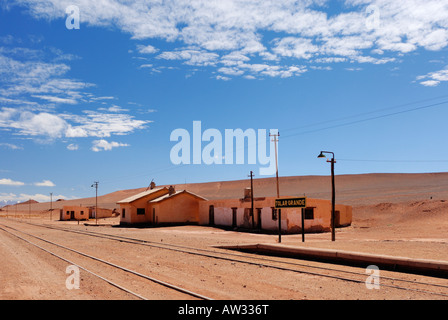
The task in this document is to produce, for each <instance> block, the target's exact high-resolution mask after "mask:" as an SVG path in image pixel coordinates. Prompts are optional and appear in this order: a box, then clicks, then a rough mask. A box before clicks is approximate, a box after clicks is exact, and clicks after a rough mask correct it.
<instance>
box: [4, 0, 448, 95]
mask: <svg viewBox="0 0 448 320" xmlns="http://www.w3.org/2000/svg"><path fill="white" fill-rule="evenodd" d="M20 3H21V4H22V5H25V6H27V7H28V9H29V10H28V12H29V13H30V14H31V15H32V16H34V17H36V18H43V19H48V20H51V19H61V18H65V17H66V13H65V8H66V7H67V6H68V5H70V4H73V1H72V0H22V1H20ZM75 3H76V4H77V5H78V6H79V7H80V10H81V12H82V15H81V19H82V21H81V24H82V25H86V26H100V27H104V26H107V27H109V26H114V27H117V28H119V29H120V30H122V31H123V32H126V33H129V34H130V36H131V37H132V39H134V40H136V41H142V42H143V41H145V40H148V39H157V40H165V41H167V42H169V43H170V44H173V46H178V47H177V48H175V49H173V50H171V51H165V52H162V53H159V54H158V55H157V58H158V59H163V60H179V61H181V62H182V63H184V64H187V65H192V66H198V67H204V66H207V67H209V66H211V67H216V68H217V69H219V68H221V67H222V66H226V67H232V66H236V65H237V64H238V63H241V62H243V63H246V64H252V65H253V64H256V63H257V62H258V61H254V60H253V59H255V58H257V57H261V59H263V60H265V61H275V62H277V63H278V67H279V69H280V70H283V72H276V71H279V70H275V68H274V67H275V66H271V68H267V69H266V70H265V71H264V73H265V74H266V73H269V74H271V75H272V76H285V75H286V74H287V71H286V70H288V68H289V67H293V66H294V65H297V64H304V63H311V62H312V61H310V59H312V60H314V61H316V62H317V61H327V63H338V62H353V63H372V64H382V63H390V62H394V61H396V60H397V57H398V56H399V55H404V54H410V53H413V52H416V51H417V50H419V49H424V50H431V51H438V50H442V49H444V48H446V47H447V46H448V6H447V5H446V1H440V0H396V1H390V0H345V1H342V3H341V4H340V5H341V7H343V10H341V12H339V13H338V12H331V14H329V13H328V7H329V5H328V3H329V0H314V1H313V0H303V1H297V0H283V1H275V0H263V1H262V0H247V1H241V0H226V1H222V0H208V1H204V0H190V1H159V0H147V1H143V0H142V1H116V0H103V1H101V2H98V1H87V0H78V1H75ZM368 8H373V9H374V10H367V9H368ZM372 19H373V20H372ZM372 21H373V22H374V23H372ZM272 34H275V38H276V39H275V40H274V41H272V40H271V39H272V38H271V35H272ZM6 40H7V39H6ZM6 40H5V41H6ZM8 41H9V40H8ZM137 50H138V51H139V52H140V53H145V54H154V53H156V52H158V51H157V50H158V49H156V48H154V47H153V46H151V45H143V44H139V45H137ZM233 52H238V53H239V54H241V55H245V57H246V58H248V59H250V61H249V60H246V58H243V57H240V58H231V57H229V56H228V55H229V54H232V53H233ZM368 53H370V54H372V53H374V54H380V55H381V56H382V58H381V59H379V58H377V57H375V56H373V57H371V56H369V54H368ZM8 63H11V61H9V62H8V61H3V65H2V63H1V62H0V70H1V69H4V68H3V66H7V68H6V70H8V68H11V67H12V65H9V66H8ZM220 63H222V65H221V64H220ZM319 63H320V62H319ZM59 66H60V68H53V67H54V66H51V65H41V66H40V68H41V69H42V70H44V69H47V71H46V72H47V73H50V74H51V73H55V72H62V73H61V74H59V76H61V75H63V74H64V73H65V72H67V71H64V70H66V66H65V67H64V65H63V64H60V65H59ZM160 70H161V69H158V71H160ZM241 70H243V69H241ZM32 71H34V74H36V75H37V74H40V76H42V73H39V71H38V70H32ZM0 72H1V71H0ZM32 73H33V72H32ZM295 75H300V73H297V74H295ZM241 76H247V75H246V74H242V75H241ZM432 81H436V80H432ZM75 82H76V81H75ZM30 89H34V90H38V91H39V90H40V91H41V92H35V94H36V93H37V94H43V95H47V93H44V92H42V90H44V89H45V90H47V91H49V90H50V89H53V90H54V91H55V92H52V94H57V92H56V91H57V89H58V87H55V88H52V87H32V86H31V88H30V81H28V82H26V83H25V86H20V85H19V83H15V86H14V87H9V88H6V90H7V91H8V92H10V93H11V92H13V91H14V90H16V91H20V90H30ZM3 90H4V89H3ZM58 97H60V98H67V99H70V98H73V99H75V100H76V98H74V97H65V96H58Z"/></svg>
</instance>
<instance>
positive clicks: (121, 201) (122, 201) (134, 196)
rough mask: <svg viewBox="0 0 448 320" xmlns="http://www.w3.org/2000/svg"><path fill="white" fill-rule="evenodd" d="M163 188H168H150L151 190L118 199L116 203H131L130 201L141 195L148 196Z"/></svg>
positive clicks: (139, 197) (141, 196)
mask: <svg viewBox="0 0 448 320" xmlns="http://www.w3.org/2000/svg"><path fill="white" fill-rule="evenodd" d="M163 189H165V190H167V191H168V188H166V187H163V188H156V189H151V190H148V191H144V192H140V193H137V194H135V195H133V196H131V197H129V198H126V199H123V200H120V201H118V202H117V203H118V204H120V203H131V202H134V201H136V200H138V199H141V198H143V197H146V196H149V195H150V194H153V193H156V192H157V191H160V190H163Z"/></svg>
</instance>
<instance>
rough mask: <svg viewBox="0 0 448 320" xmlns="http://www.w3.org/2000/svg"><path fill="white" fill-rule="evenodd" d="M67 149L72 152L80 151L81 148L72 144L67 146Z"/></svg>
mask: <svg viewBox="0 0 448 320" xmlns="http://www.w3.org/2000/svg"><path fill="white" fill-rule="evenodd" d="M67 149H68V150H70V151H76V150H78V149H79V146H78V145H77V144H74V143H71V144H69V145H68V146H67Z"/></svg>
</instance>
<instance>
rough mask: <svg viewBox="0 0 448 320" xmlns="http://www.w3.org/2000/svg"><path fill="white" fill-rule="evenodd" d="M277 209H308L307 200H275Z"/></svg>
mask: <svg viewBox="0 0 448 320" xmlns="http://www.w3.org/2000/svg"><path fill="white" fill-rule="evenodd" d="M275 207H276V208H277V209H281V208H306V198H305V197H303V198H289V199H275Z"/></svg>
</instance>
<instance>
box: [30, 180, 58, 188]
mask: <svg viewBox="0 0 448 320" xmlns="http://www.w3.org/2000/svg"><path fill="white" fill-rule="evenodd" d="M34 185H35V186H36V187H55V186H56V185H55V184H54V183H53V182H51V181H50V180H44V181H42V182H36V183H34Z"/></svg>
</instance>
